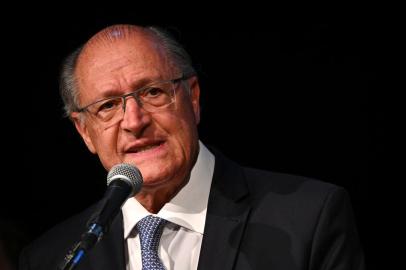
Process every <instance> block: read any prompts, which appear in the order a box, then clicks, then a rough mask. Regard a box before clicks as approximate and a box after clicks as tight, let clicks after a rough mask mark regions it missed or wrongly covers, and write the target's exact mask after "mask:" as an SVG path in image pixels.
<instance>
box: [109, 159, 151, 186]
mask: <svg viewBox="0 0 406 270" xmlns="http://www.w3.org/2000/svg"><path fill="white" fill-rule="evenodd" d="M119 175H123V176H125V177H127V178H129V179H130V181H131V184H132V185H133V189H134V191H135V193H137V192H138V191H139V190H140V189H141V186H142V182H143V180H142V175H141V172H140V170H139V169H138V168H137V167H135V166H134V165H132V164H127V163H121V164H117V165H115V166H113V167H112V168H111V169H110V171H109V173H108V175H107V186H108V185H109V184H110V182H111V181H112V180H113V179H112V178H113V177H114V176H119ZM114 178H116V177H114Z"/></svg>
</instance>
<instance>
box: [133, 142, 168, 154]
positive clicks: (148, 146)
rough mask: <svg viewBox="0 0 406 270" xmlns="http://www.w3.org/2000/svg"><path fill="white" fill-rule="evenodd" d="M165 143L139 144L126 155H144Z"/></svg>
mask: <svg viewBox="0 0 406 270" xmlns="http://www.w3.org/2000/svg"><path fill="white" fill-rule="evenodd" d="M163 143H164V142H163V141H150V142H143V143H137V144H134V145H132V146H130V147H128V148H127V150H126V153H142V152H146V151H150V150H153V149H154V148H157V147H159V146H160V145H162V144H163Z"/></svg>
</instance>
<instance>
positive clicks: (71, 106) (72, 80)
mask: <svg viewBox="0 0 406 270" xmlns="http://www.w3.org/2000/svg"><path fill="white" fill-rule="evenodd" d="M144 29H145V30H146V31H147V32H149V33H150V34H152V36H153V37H155V38H156V39H157V41H158V42H159V43H160V44H161V46H162V47H163V48H164V49H165V51H166V53H167V56H168V58H169V59H170V61H171V62H172V63H173V64H175V66H176V67H177V68H178V69H179V70H180V71H181V72H182V74H183V76H185V77H189V76H192V75H195V74H196V71H195V69H194V68H193V66H192V60H191V58H190V56H189V54H188V53H187V52H186V50H185V49H184V48H183V46H182V45H181V44H180V43H179V42H178V41H176V39H175V38H174V37H173V36H172V35H171V34H170V33H169V32H168V31H166V30H164V29H162V28H159V27H155V26H148V27H145V28H144ZM84 47H85V44H84V45H82V46H80V47H79V48H77V49H76V50H75V51H73V52H72V53H71V54H70V55H68V56H67V57H66V58H65V60H64V61H63V62H62V67H61V72H60V80H59V91H60V95H61V97H62V100H63V103H64V111H65V116H66V117H69V116H70V114H71V113H72V112H74V111H77V110H78V109H79V108H80V105H79V89H78V83H77V78H76V77H75V68H76V64H77V61H78V58H79V56H80V54H81V52H82V50H83V48H84Z"/></svg>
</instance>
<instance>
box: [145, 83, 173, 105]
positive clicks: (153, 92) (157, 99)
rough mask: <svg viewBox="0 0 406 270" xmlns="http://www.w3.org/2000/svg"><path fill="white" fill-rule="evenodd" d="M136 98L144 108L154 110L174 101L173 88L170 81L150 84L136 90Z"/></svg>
mask: <svg viewBox="0 0 406 270" xmlns="http://www.w3.org/2000/svg"><path fill="white" fill-rule="evenodd" d="M137 99H138V100H139V101H140V103H141V105H142V107H143V108H144V110H146V111H148V112H156V111H159V110H161V109H163V108H166V107H167V106H168V105H169V104H172V103H173V102H174V101H175V89H174V85H173V83H172V82H162V83H156V84H154V85H150V86H148V87H146V88H144V89H142V90H140V91H138V92H137Z"/></svg>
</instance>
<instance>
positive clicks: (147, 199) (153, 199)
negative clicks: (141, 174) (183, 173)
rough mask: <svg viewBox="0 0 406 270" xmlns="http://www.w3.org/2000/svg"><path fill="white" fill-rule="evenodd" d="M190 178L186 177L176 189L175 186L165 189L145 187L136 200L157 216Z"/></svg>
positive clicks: (165, 187)
mask: <svg viewBox="0 0 406 270" xmlns="http://www.w3.org/2000/svg"><path fill="white" fill-rule="evenodd" d="M188 181H189V177H186V179H185V180H184V181H182V184H181V185H179V186H178V187H176V188H174V187H173V186H164V187H158V188H157V187H154V188H151V187H145V188H143V189H142V190H141V192H140V193H138V194H137V195H136V196H135V198H136V199H137V201H138V202H139V203H140V204H141V205H142V206H143V207H144V208H145V209H146V210H147V211H148V212H150V213H153V214H156V213H158V212H159V210H161V209H162V207H163V206H164V205H165V204H166V203H168V202H169V201H170V200H171V199H172V198H173V197H175V195H176V194H177V193H178V192H179V191H180V190H181V189H182V188H183V187H184V186H185V185H186V183H187V182H188Z"/></svg>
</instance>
